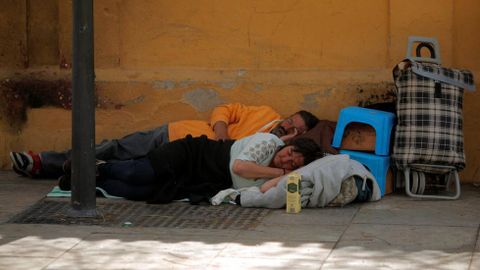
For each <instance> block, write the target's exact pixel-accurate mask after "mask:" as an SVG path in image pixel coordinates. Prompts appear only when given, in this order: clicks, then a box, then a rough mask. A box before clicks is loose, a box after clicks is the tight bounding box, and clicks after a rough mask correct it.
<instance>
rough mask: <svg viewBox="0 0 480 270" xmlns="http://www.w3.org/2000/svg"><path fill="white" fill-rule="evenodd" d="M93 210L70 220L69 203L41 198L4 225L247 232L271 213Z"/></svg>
mask: <svg viewBox="0 0 480 270" xmlns="http://www.w3.org/2000/svg"><path fill="white" fill-rule="evenodd" d="M97 209H98V210H99V212H100V213H101V216H99V217H96V218H72V217H69V216H68V215H67V214H66V213H67V211H69V210H70V201H57V200H52V199H43V200H41V201H39V202H37V203H36V204H35V205H33V206H32V207H30V208H29V209H27V210H25V211H23V212H22V213H20V214H18V215H17V216H15V217H13V218H12V219H10V220H9V221H8V223H21V224H63V225H99V226H114V227H120V226H122V225H124V224H126V223H125V222H128V223H127V224H129V226H131V227H163V228H196V229H233V230H251V229H254V228H255V227H256V226H257V225H258V224H260V222H261V221H262V219H263V218H264V217H265V216H266V215H268V214H269V213H270V211H271V210H270V209H260V208H242V207H239V206H235V205H221V206H206V205H190V204H188V203H178V202H176V203H171V204H162V205H153V204H145V203H139V202H131V201H122V202H118V201H116V202H112V201H108V200H105V201H97Z"/></svg>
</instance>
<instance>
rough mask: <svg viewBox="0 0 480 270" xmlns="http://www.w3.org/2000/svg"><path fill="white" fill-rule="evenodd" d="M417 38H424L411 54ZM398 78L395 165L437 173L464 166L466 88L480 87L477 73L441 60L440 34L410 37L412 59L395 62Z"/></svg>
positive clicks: (419, 40) (394, 74)
mask: <svg viewBox="0 0 480 270" xmlns="http://www.w3.org/2000/svg"><path fill="white" fill-rule="evenodd" d="M415 42H419V44H418V46H417V48H416V49H417V50H416V55H417V56H416V57H410V55H411V52H412V49H413V44H415ZM423 48H426V49H428V50H429V51H430V55H431V57H430V58H425V57H421V53H420V52H421V50H422V49H423ZM393 78H394V82H395V86H396V91H397V93H396V95H397V101H396V112H397V125H396V131H395V138H394V146H393V151H392V156H391V157H392V162H393V164H394V166H395V167H396V168H397V169H399V170H405V169H406V168H409V169H412V170H415V171H418V172H425V173H434V174H444V173H447V172H449V171H451V170H452V168H454V169H456V171H460V170H462V169H463V168H464V167H465V154H464V145H463V92H464V89H467V90H471V91H474V90H475V84H474V81H473V74H472V73H471V72H470V71H468V70H459V69H452V68H445V67H442V66H440V55H439V49H438V43H437V42H436V40H435V39H430V38H421V37H410V38H409V46H408V52H407V59H406V60H404V61H402V62H400V63H399V64H398V65H396V66H395V67H394V70H393ZM432 165H433V166H432Z"/></svg>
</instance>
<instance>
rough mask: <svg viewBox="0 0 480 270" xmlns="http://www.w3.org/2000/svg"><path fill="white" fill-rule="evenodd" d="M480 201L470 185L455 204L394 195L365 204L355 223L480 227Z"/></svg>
mask: <svg viewBox="0 0 480 270" xmlns="http://www.w3.org/2000/svg"><path fill="white" fill-rule="evenodd" d="M479 201H480V192H479V190H478V189H475V188H472V187H469V186H464V187H463V188H462V197H461V198H460V199H459V200H454V201H452V200H420V199H414V198H409V197H406V196H404V195H402V194H395V195H391V196H386V197H385V198H383V199H382V200H381V201H379V202H376V203H370V204H364V205H363V206H362V208H361V209H360V210H359V212H358V214H357V215H356V216H355V218H354V220H353V223H370V224H392V225H393V224H405V225H443V226H470V227H478V226H479V225H480V207H478V202H479Z"/></svg>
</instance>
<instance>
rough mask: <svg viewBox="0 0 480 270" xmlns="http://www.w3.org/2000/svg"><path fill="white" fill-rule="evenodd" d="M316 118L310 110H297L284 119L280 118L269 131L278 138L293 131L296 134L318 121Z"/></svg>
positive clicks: (301, 132) (303, 131)
mask: <svg viewBox="0 0 480 270" xmlns="http://www.w3.org/2000/svg"><path fill="white" fill-rule="evenodd" d="M318 121H319V120H318V118H317V117H316V116H315V115H313V114H312V113H310V112H307V111H303V110H302V111H298V112H296V113H294V114H292V115H291V116H289V117H287V118H286V119H284V120H282V122H280V123H279V124H278V125H277V126H276V127H274V128H273V129H272V131H270V133H273V134H275V135H277V136H278V137H279V138H280V137H282V136H285V135H287V134H293V133H295V130H296V132H297V134H298V135H300V134H303V133H305V132H307V131H308V130H309V129H311V128H313V127H314V126H315V125H316V124H317V123H318Z"/></svg>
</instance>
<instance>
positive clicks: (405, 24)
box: [0, 0, 480, 182]
mask: <svg viewBox="0 0 480 270" xmlns="http://www.w3.org/2000/svg"><path fill="white" fill-rule="evenodd" d="M40 2H41V3H40ZM94 2H95V66H96V71H95V72H96V82H97V90H98V94H99V96H100V100H101V102H102V108H99V109H98V110H97V113H96V116H97V118H96V124H97V130H96V135H97V140H98V141H100V140H101V139H104V138H113V137H118V136H121V135H124V134H127V133H129V132H131V131H134V130H138V129H147V128H150V127H154V126H157V125H159V124H160V123H165V122H168V121H174V120H178V119H186V118H199V119H206V118H207V117H208V115H209V113H210V111H211V109H212V108H213V106H215V105H216V104H218V103H222V102H237V101H238V102H243V103H247V104H268V105H271V106H272V107H274V108H275V109H276V110H278V111H279V112H280V113H282V114H284V115H288V114H290V113H291V112H293V111H296V110H299V109H306V110H309V111H312V112H313V113H314V114H316V115H317V116H318V117H319V118H323V119H330V120H336V117H337V114H338V112H339V110H340V109H341V108H342V107H345V106H347V105H357V104H363V103H366V102H378V101H380V102H381V101H384V100H386V99H387V98H386V96H385V95H386V93H387V92H388V91H390V90H391V89H392V78H391V69H392V68H393V66H394V65H395V64H396V63H398V62H399V61H400V60H402V59H403V58H404V57H405V51H406V41H407V38H408V36H410V35H417V36H428V37H436V38H438V40H439V42H440V46H441V57H442V62H443V65H444V66H449V67H460V68H466V69H470V70H472V71H473V72H474V73H475V76H476V78H479V71H480V50H479V49H478V45H479V44H480V36H479V35H477V34H476V31H478V29H480V20H478V19H477V17H476V16H477V14H479V12H480V1H476V0H462V1H454V0H423V1H414V0H365V1H360V0H357V1H354V0H337V1H327V0H302V1H294V0H261V1H255V0H250V1H235V0H222V1H216V0H195V1H194V0H177V1H168V0H163V1H161V0H96V1H94ZM0 6H2V7H3V9H2V10H0V19H1V21H2V24H0V41H1V45H0V76H1V79H5V78H15V77H25V76H26V77H36V78H42V79H57V78H68V77H69V76H70V72H71V69H70V67H71V52H72V49H71V43H72V40H71V28H72V21H71V20H72V18H71V13H72V12H71V9H72V3H71V1H67V0H44V1H29V0H17V1H15V0H0ZM3 22H6V23H3ZM478 80H480V79H477V81H478ZM478 85H479V84H478V83H477V87H478ZM479 96H480V94H479V93H478V92H474V93H470V92H467V93H466V94H465V104H464V122H465V129H464V132H465V145H466V147H465V149H466V155H467V168H466V169H465V170H464V171H463V172H462V181H463V182H473V181H479V182H480V147H479V145H478V143H477V142H476V138H478V137H480V134H479V132H480V131H479V130H480V129H478V128H477V127H478V126H479V125H480V123H479V121H480V120H479V117H478V116H479V113H478V110H477V107H478V106H477V104H478V103H479V99H480V97H479ZM118 104H123V105H124V106H120V107H119V106H116V105H118ZM0 128H1V129H0V135H1V141H0V167H2V168H7V167H8V166H9V161H8V158H7V154H8V151H10V150H24V149H31V150H34V151H40V150H45V149H56V150H61V149H64V148H67V147H69V145H70V138H71V136H70V111H68V110H64V109H60V108H37V109H30V110H29V111H28V121H27V122H26V123H25V125H24V126H23V127H22V128H21V129H12V128H10V127H8V125H7V124H6V120H5V119H2V120H0Z"/></svg>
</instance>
